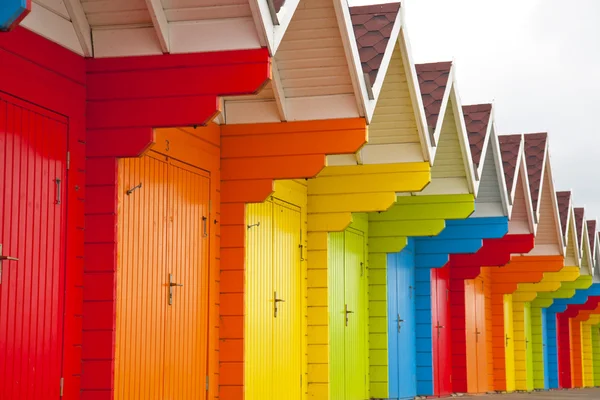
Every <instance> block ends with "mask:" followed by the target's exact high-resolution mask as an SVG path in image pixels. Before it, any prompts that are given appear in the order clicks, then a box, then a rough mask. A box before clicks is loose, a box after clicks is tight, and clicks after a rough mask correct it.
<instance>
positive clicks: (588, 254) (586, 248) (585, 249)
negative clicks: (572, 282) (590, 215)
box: [581, 219, 594, 275]
mask: <svg viewBox="0 0 600 400" xmlns="http://www.w3.org/2000/svg"><path fill="white" fill-rule="evenodd" d="M582 225H583V232H582V233H581V234H582V236H581V243H582V245H583V246H581V254H582V255H581V256H582V258H583V257H585V258H587V262H588V272H589V274H590V275H593V273H594V264H593V263H594V260H593V258H592V249H591V248H590V240H589V236H588V229H587V223H586V221H585V219H584V220H583V224H582Z"/></svg>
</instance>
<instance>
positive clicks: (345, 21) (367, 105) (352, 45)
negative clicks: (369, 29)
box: [332, 0, 375, 124]
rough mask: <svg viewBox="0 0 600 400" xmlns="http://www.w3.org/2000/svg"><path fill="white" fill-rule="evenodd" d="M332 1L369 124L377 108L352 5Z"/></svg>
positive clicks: (354, 84) (342, 0)
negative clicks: (353, 23)
mask: <svg viewBox="0 0 600 400" xmlns="http://www.w3.org/2000/svg"><path fill="white" fill-rule="evenodd" d="M332 1H333V5H334V8H335V15H336V18H337V21H338V26H339V28H340V34H341V36H342V42H343V44H344V52H345V53H346V61H347V62H348V68H349V70H350V78H351V79H352V87H353V88H354V94H355V97H356V104H357V106H358V110H359V114H360V116H361V117H365V119H366V120H367V124H369V123H370V122H371V119H370V117H371V116H373V112H374V110H375V103H374V101H372V100H370V99H369V93H368V91H367V82H365V78H364V74H363V71H362V64H361V62H360V55H359V53H358V45H357V44H356V39H355V37H354V28H353V27H352V19H351V17H350V7H349V6H348V1H347V0H332Z"/></svg>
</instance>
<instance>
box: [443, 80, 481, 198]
mask: <svg viewBox="0 0 600 400" xmlns="http://www.w3.org/2000/svg"><path fill="white" fill-rule="evenodd" d="M453 70H454V68H452V69H451V73H450V76H449V79H448V86H450V94H451V95H452V112H453V113H454V121H455V124H456V127H457V131H458V141H459V143H460V145H461V148H462V157H463V163H464V166H465V172H466V175H467V184H468V186H469V191H470V193H472V194H473V196H475V197H477V190H478V188H479V181H478V180H477V179H475V168H474V165H473V157H472V156H471V146H470V145H469V135H468V134H467V126H466V124H465V116H464V114H463V110H462V104H461V101H460V97H459V96H458V92H457V90H456V82H455V80H454V73H453ZM450 78H452V81H450ZM440 120H443V118H442V115H441V114H440V117H439V119H438V123H439V121H440Z"/></svg>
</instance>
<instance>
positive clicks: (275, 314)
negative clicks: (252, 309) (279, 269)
mask: <svg viewBox="0 0 600 400" xmlns="http://www.w3.org/2000/svg"><path fill="white" fill-rule="evenodd" d="M278 303H285V300H283V299H278V298H277V292H273V317H274V318H277V311H279V308H278V307H277V304H278Z"/></svg>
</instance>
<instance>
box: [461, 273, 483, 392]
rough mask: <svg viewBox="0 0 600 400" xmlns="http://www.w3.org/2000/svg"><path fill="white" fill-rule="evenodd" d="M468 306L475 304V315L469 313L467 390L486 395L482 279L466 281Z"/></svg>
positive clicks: (467, 318)
mask: <svg viewBox="0 0 600 400" xmlns="http://www.w3.org/2000/svg"><path fill="white" fill-rule="evenodd" d="M465 301H466V304H474V305H475V307H473V308H471V309H472V310H474V313H467V314H466V315H465V318H466V330H467V332H466V339H467V390H468V392H469V393H484V392H487V390H488V376H487V370H488V365H487V340H486V339H487V337H486V321H485V293H484V281H483V279H482V278H477V279H471V280H467V281H465Z"/></svg>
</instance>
